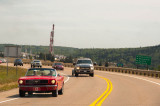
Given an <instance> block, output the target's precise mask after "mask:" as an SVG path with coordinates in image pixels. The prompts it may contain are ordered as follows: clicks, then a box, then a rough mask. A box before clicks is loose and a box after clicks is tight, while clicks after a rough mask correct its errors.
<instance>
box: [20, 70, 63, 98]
mask: <svg viewBox="0 0 160 106" xmlns="http://www.w3.org/2000/svg"><path fill="white" fill-rule="evenodd" d="M18 84H19V96H20V97H24V96H25V94H26V92H27V93H28V95H32V94H33V93H50V92H51V93H52V96H53V97H57V96H58V94H61V95H62V94H63V88H64V77H63V76H61V75H59V74H57V72H56V70H55V69H51V68H31V69H28V71H27V73H26V75H25V77H21V78H19V80H18Z"/></svg>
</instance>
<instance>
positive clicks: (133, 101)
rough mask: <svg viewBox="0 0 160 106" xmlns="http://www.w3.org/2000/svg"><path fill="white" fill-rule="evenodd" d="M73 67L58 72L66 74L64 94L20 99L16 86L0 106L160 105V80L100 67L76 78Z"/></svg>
mask: <svg viewBox="0 0 160 106" xmlns="http://www.w3.org/2000/svg"><path fill="white" fill-rule="evenodd" d="M9 65H11V66H12V64H9ZM24 67H25V68H29V67H30V65H24ZM50 68H51V66H50ZM71 70H72V68H65V70H64V71H58V72H59V73H60V74H65V75H64V76H65V88H64V90H65V91H64V95H59V96H58V97H52V96H51V94H50V93H49V94H34V95H33V96H28V95H27V96H26V97H24V98H20V97H19V96H18V88H16V89H13V90H9V91H5V92H1V93H0V106H11V105H12V106H16V105H18V106H19V105H23V106H44V105H45V106H50V105H53V106H89V105H90V106H93V105H95V104H96V105H102V106H160V100H159V99H160V79H156V78H149V77H142V76H137V75H129V74H121V73H114V72H105V71H97V70H95V74H96V76H95V77H89V76H88V75H80V76H79V77H72V76H71ZM100 96H101V97H100ZM96 100H97V101H96ZM94 103H95V104H94Z"/></svg>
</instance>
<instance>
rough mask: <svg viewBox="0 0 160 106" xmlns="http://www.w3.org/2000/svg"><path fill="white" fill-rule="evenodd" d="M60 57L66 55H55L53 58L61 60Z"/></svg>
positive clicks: (63, 57)
mask: <svg viewBox="0 0 160 106" xmlns="http://www.w3.org/2000/svg"><path fill="white" fill-rule="evenodd" d="M61 59H66V56H64V55H55V60H61Z"/></svg>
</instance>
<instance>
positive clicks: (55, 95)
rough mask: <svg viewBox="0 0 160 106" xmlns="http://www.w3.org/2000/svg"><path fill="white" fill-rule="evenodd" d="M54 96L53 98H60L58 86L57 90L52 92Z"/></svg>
mask: <svg viewBox="0 0 160 106" xmlns="http://www.w3.org/2000/svg"><path fill="white" fill-rule="evenodd" d="M52 96H53V97H57V96H58V86H57V89H56V90H53V91H52Z"/></svg>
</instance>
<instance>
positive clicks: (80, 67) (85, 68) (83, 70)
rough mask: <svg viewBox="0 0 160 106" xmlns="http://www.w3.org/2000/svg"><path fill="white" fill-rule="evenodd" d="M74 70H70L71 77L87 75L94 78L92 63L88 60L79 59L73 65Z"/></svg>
mask: <svg viewBox="0 0 160 106" xmlns="http://www.w3.org/2000/svg"><path fill="white" fill-rule="evenodd" d="M73 65H74V69H73V70H72V76H74V75H75V76H76V77H77V76H78V74H89V76H91V77H94V65H96V64H95V63H94V65H93V63H92V60H91V59H89V58H80V59H78V60H77V62H76V63H73Z"/></svg>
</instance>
